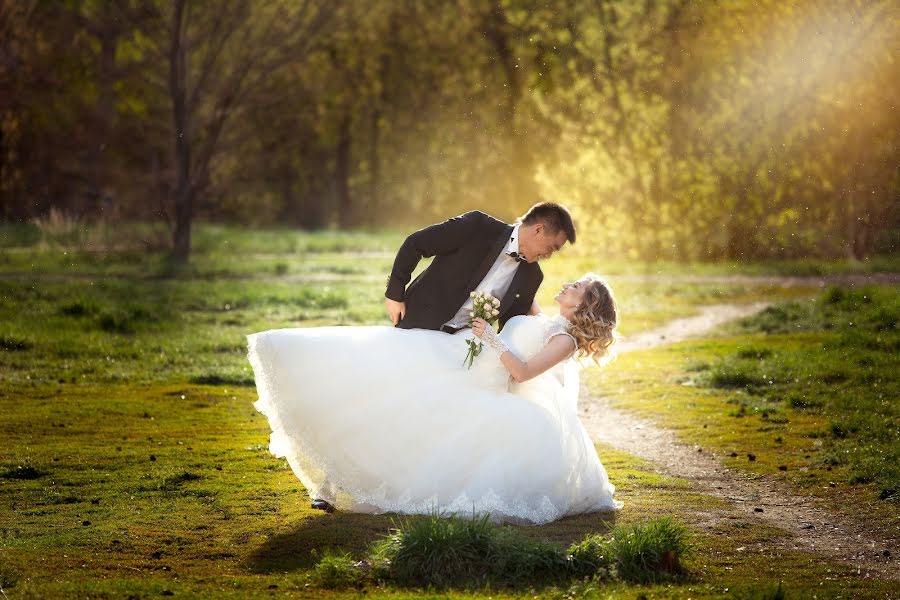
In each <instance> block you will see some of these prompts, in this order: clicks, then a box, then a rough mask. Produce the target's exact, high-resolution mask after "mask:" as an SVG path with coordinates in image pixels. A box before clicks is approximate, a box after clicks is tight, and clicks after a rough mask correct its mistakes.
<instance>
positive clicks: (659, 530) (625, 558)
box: [606, 517, 692, 583]
mask: <svg viewBox="0 0 900 600" xmlns="http://www.w3.org/2000/svg"><path fill="white" fill-rule="evenodd" d="M606 551H607V553H608V554H609V556H610V557H611V560H612V565H613V567H614V568H615V571H616V573H617V575H618V576H619V577H620V578H621V579H623V580H625V581H627V582H630V583H654V582H658V581H664V580H667V579H672V578H673V577H675V576H677V575H679V574H681V573H682V572H683V567H682V564H681V558H682V557H684V556H686V555H687V554H689V553H690V552H691V551H692V547H691V544H690V542H689V536H688V531H687V529H686V528H685V527H684V526H683V525H681V524H679V523H676V522H675V521H673V520H672V519H671V518H669V517H663V518H661V519H657V520H655V521H650V522H648V523H634V524H630V525H622V526H618V527H616V528H615V529H613V531H612V533H611V535H610V538H609V541H608V542H607V550H606Z"/></svg>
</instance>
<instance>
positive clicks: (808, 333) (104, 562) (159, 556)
mask: <svg viewBox="0 0 900 600" xmlns="http://www.w3.org/2000/svg"><path fill="white" fill-rule="evenodd" d="M10 231H11V230H6V231H4V230H2V229H0V240H2V242H0V323H2V325H0V412H2V415H3V418H2V419H0V436H2V439H3V440H4V441H3V444H2V446H0V587H2V589H3V590H4V591H5V593H6V594H7V595H8V596H9V597H10V598H14V597H18V598H30V597H35V598H36V597H67V596H68V597H129V596H132V597H150V596H159V595H170V594H175V595H178V596H189V597H209V598H217V597H223V596H230V597H235V598H245V597H269V596H270V595H272V594H273V593H289V595H293V596H296V597H343V596H357V595H359V594H360V593H361V592H360V591H359V590H357V589H355V588H351V589H349V590H340V589H337V590H326V589H324V588H322V587H321V586H320V585H318V584H317V583H316V581H317V580H316V578H315V576H314V573H315V571H314V567H315V565H316V563H317V561H318V560H319V559H320V558H321V557H322V556H323V552H324V551H325V549H326V548H331V549H334V550H336V551H338V550H340V551H344V552H347V553H350V555H351V556H354V557H356V558H362V557H363V556H364V555H365V553H366V551H367V548H368V546H369V544H370V543H372V542H373V541H374V540H377V539H378V538H379V537H380V536H383V535H384V534H385V533H386V532H387V531H388V529H389V528H390V527H391V525H392V519H391V517H390V516H367V515H349V514H340V515H325V514H323V513H320V512H318V511H312V510H311V509H309V507H308V498H307V496H306V494H305V492H304V490H303V488H302V486H301V485H300V484H299V482H298V481H297V480H296V478H295V477H294V475H293V474H292V472H291V471H290V469H289V468H288V466H287V464H286V463H285V462H284V461H282V460H278V459H275V458H274V457H272V456H271V455H270V454H269V453H268V451H267V441H268V426H267V423H266V422H265V419H264V417H263V416H262V415H260V414H258V413H256V411H255V410H254V409H253V408H252V402H253V400H255V398H256V396H255V389H254V388H253V387H252V385H253V383H252V379H251V376H252V374H251V371H250V369H249V365H248V364H246V358H245V343H244V336H245V335H246V334H247V333H251V332H253V331H259V330H264V329H271V328H276V327H305V326H315V325H322V324H387V319H386V317H385V315H384V310H383V305H382V301H383V295H382V294H383V287H382V286H383V282H384V279H385V277H386V275H387V273H388V272H389V270H390V265H391V262H392V260H393V251H394V250H395V249H396V247H397V246H399V243H400V241H401V240H402V236H400V235H398V234H339V233H317V234H303V233H297V232H290V231H275V232H247V231H242V230H237V229H229V228H223V227H219V226H208V227H201V228H200V229H199V230H198V233H197V248H198V251H197V253H196V256H195V259H194V261H193V263H192V265H191V267H190V268H188V269H179V268H174V267H173V266H172V265H170V264H169V263H168V262H167V261H166V260H165V258H164V256H163V255H162V254H159V253H154V252H140V251H137V250H135V249H134V248H123V249H119V250H115V251H103V252H99V251H97V250H96V249H95V248H94V247H93V245H92V244H93V243H94V242H96V241H97V240H98V239H100V240H101V241H102V235H101V234H97V233H96V232H89V233H86V234H83V235H81V234H79V235H78V236H76V235H75V234H73V233H71V232H69V234H68V235H69V237H68V238H67V237H65V235H63V234H64V233H65V232H63V233H57V234H56V236H55V237H54V236H53V235H46V234H43V233H42V234H41V235H39V236H37V237H36V236H35V235H33V232H32V233H28V232H27V231H26V233H22V231H21V230H16V231H13V232H12V233H10ZM28 231H30V230H28ZM28 236H31V237H28ZM148 237H149V235H148ZM107 246H108V245H107ZM571 250H572V251H571V252H566V251H564V252H562V253H561V254H560V255H559V256H558V257H556V258H554V259H553V260H551V261H548V262H547V263H546V265H545V266H544V271H545V274H546V278H545V286H544V289H543V290H542V292H541V294H540V296H539V298H538V300H539V302H540V303H541V305H542V306H543V307H544V308H545V309H546V310H548V311H550V310H551V299H552V296H553V295H554V293H555V292H556V290H558V289H559V286H560V285H561V284H562V283H563V282H565V281H567V280H572V279H575V278H577V276H578V275H580V274H581V273H583V272H585V271H594V272H598V273H602V274H606V275H608V276H609V278H610V281H611V282H612V285H613V287H614V289H615V292H616V294H617V296H618V299H619V303H620V309H621V314H622V317H621V320H622V330H623V332H624V333H626V334H629V333H635V332H638V331H641V330H644V329H648V328H651V327H654V326H656V325H658V324H660V323H663V322H665V321H667V320H669V319H672V318H676V317H680V316H685V315H690V314H693V313H694V312H696V310H697V309H698V307H699V306H702V305H704V304H713V303H740V302H749V301H756V300H761V299H762V300H769V301H776V300H780V301H787V302H793V303H792V304H787V305H786V306H783V307H777V308H773V309H770V310H768V311H767V312H766V313H764V314H763V315H760V316H759V317H758V318H754V319H752V320H748V321H746V322H743V323H741V324H739V325H735V326H734V328H732V329H731V330H729V331H728V332H727V334H728V335H727V336H725V337H716V338H711V339H707V340H697V341H692V342H686V343H682V344H678V345H673V346H670V347H663V348H660V349H657V350H650V351H645V352H640V353H634V354H629V355H623V356H622V357H620V358H619V360H618V361H617V362H615V363H613V364H612V365H611V366H610V367H607V368H606V369H605V370H602V371H600V370H591V371H588V372H586V373H587V375H586V377H585V379H586V383H587V385H588V387H589V389H591V390H593V391H595V392H598V393H604V394H606V395H608V396H610V397H611V399H612V401H613V402H614V403H615V404H616V405H617V406H619V407H623V408H626V409H628V410H630V411H636V412H639V413H643V414H646V415H650V416H652V418H654V419H655V420H657V421H658V422H660V423H661V424H663V425H665V426H668V427H672V428H675V429H677V430H678V432H679V435H680V436H682V437H683V438H684V439H686V440H689V441H691V440H695V439H698V437H699V436H701V435H702V436H703V440H704V441H703V443H704V444H711V445H712V447H713V448H715V449H716V450H717V451H719V452H721V453H722V456H723V459H724V460H725V461H726V463H727V464H729V466H732V467H734V468H736V469H742V470H747V471H749V472H754V473H761V474H765V475H767V476H773V477H780V478H784V479H785V481H787V482H789V483H790V484H791V485H792V486H794V487H795V488H796V489H798V490H801V491H803V493H807V494H816V495H820V496H821V497H822V498H823V500H824V501H827V502H831V503H833V504H834V506H835V507H836V510H839V511H840V510H854V509H857V510H858V509H859V508H860V507H863V508H864V509H865V510H866V511H869V513H870V514H871V515H873V517H872V518H873V519H874V520H876V522H877V523H879V524H881V525H882V526H884V527H896V525H897V518H898V498H897V491H896V490H897V480H898V473H897V470H896V464H898V460H897V458H898V448H900V444H898V436H897V432H898V426H900V424H898V415H897V410H898V406H897V397H898V394H897V392H898V389H897V385H898V384H897V373H898V372H900V369H898V366H900V365H898V364H897V356H898V352H897V350H898V349H900V346H898V341H897V340H898V332H897V315H898V292H897V289H896V288H891V287H888V286H882V287H876V288H871V289H867V290H855V291H850V292H844V291H841V290H836V291H828V292H827V293H825V294H824V295H823V294H822V293H821V291H820V290H818V289H813V288H810V287H803V286H793V287H791V288H782V287H780V286H778V285H777V284H775V283H766V284H760V285H757V284H753V283H747V282H743V281H742V282H741V283H735V284H731V283H722V282H716V283H704V282H702V281H699V282H698V281H693V282H685V281H679V280H678V276H686V275H692V274H710V275H729V274H734V273H737V272H740V273H741V274H747V273H750V274H781V273H791V274H798V273H800V274H822V273H832V272H867V271H872V270H879V269H885V270H890V269H893V270H900V267H898V266H897V261H896V259H893V258H884V259H878V260H874V261H872V262H871V264H831V263H825V262H819V263H817V262H814V261H799V262H796V263H793V264H758V265H750V266H747V267H746V269H738V268H736V266H735V265H686V266H685V265H678V266H673V265H638V266H635V267H633V268H632V269H631V270H629V268H628V266H627V265H625V264H613V263H607V264H605V263H604V262H603V261H602V260H597V261H596V262H595V260H594V258H593V257H591V256H589V255H587V253H586V252H584V251H582V249H581V248H577V247H576V248H572V249H571ZM422 266H423V267H424V265H422ZM657 274H658V275H660V276H661V277H660V278H658V279H657V278H654V277H653V276H654V275H657ZM630 275H641V276H644V275H650V277H631V276H630ZM809 298H815V301H811V300H809ZM851 322H852V324H851ZM700 422H702V423H704V424H705V425H706V426H707V427H706V428H705V429H703V431H702V432H701V431H700V430H699V429H698V428H697V427H696V424H697V423H700ZM598 451H599V452H600V456H601V458H602V460H603V462H604V464H605V465H606V467H607V469H608V470H609V473H610V478H611V480H612V481H613V482H614V483H615V484H616V485H617V487H618V492H617V493H618V496H619V498H620V499H622V500H623V501H624V502H625V509H623V511H621V512H620V513H619V514H617V515H616V517H615V519H614V520H611V519H610V518H609V516H606V515H585V516H581V517H574V518H569V519H563V520H561V521H559V522H556V523H552V524H550V525H547V526H543V527H531V528H529V527H525V528H516V529H517V530H518V531H520V532H521V533H522V534H523V535H525V536H528V537H531V538H532V539H535V540H543V541H546V542H550V543H554V544H560V545H562V546H568V545H569V544H572V543H574V542H577V541H579V540H581V539H583V538H584V536H585V535H588V534H592V533H598V534H608V533H609V532H610V531H611V529H612V528H613V527H614V526H616V525H623V524H631V523H640V522H644V521H646V520H648V519H652V518H655V517H661V516H672V517H674V518H675V519H676V520H678V522H680V523H684V524H685V525H686V526H687V528H688V530H689V531H690V532H691V533H692V537H693V540H694V543H695V552H694V554H693V555H692V556H691V557H689V558H688V559H687V561H686V563H685V567H686V568H687V570H688V573H689V575H688V576H687V577H684V578H682V579H679V580H677V581H675V582H670V583H666V584H659V585H635V584H627V583H623V582H621V581H607V580H595V581H587V582H585V581H573V582H569V583H565V584H556V585H555V586H554V587H551V588H539V589H534V590H533V589H529V586H528V585H527V584H525V585H523V586H521V587H519V588H512V589H506V590H490V591H485V590H482V591H478V590H475V591H471V590H470V591H450V592H446V591H444V592H434V594H433V597H438V596H439V597H447V596H448V595H450V596H458V597H471V596H473V595H475V596H479V597H480V596H484V597H487V596H493V597H507V596H508V597H529V598H531V597H534V596H535V595H538V596H541V597H545V596H555V597H559V598H563V597H567V598H568V597H616V598H635V597H638V596H639V595H644V596H645V597H647V598H696V597H704V598H707V597H709V598H732V597H741V598H743V597H745V598H775V597H777V595H778V592H777V589H778V585H779V582H780V581H784V582H785V588H786V589H787V590H788V597H819V598H822V597H836V596H838V595H842V597H871V598H889V597H891V596H890V593H891V590H892V589H893V587H892V585H891V583H890V582H879V581H871V580H868V581H866V580H861V579H860V578H858V577H855V576H854V573H853V571H852V569H850V568H849V567H845V566H842V565H837V564H834V563H829V562H828V561H823V560H820V559H819V557H817V556H815V555H811V554H808V553H804V552H787V551H781V550H773V549H772V548H771V547H770V544H769V543H768V542H769V541H770V540H772V539H773V538H775V537H777V536H779V535H781V534H780V533H779V531H777V530H771V529H769V528H765V527H761V526H759V525H755V524H753V523H749V522H747V521H746V520H745V519H742V518H741V517H740V515H737V514H735V513H733V512H732V511H731V510H730V509H729V508H728V507H727V506H724V505H723V503H722V501H721V500H719V499H717V498H713V497H711V496H706V495H704V494H702V493H699V492H697V491H696V490H694V489H693V488H692V486H691V485H690V482H687V481H685V480H680V479H677V478H673V477H667V476H665V475H660V474H657V473H656V472H654V469H653V468H652V465H649V464H647V463H644V462H643V461H641V460H639V459H636V458H635V457H633V456H630V455H628V454H625V453H622V452H618V451H615V450H613V449H611V448H608V447H604V446H600V447H598ZM731 452H736V454H737V455H736V456H735V457H731V456H730V453H731ZM748 452H752V453H753V454H754V455H755V457H756V459H755V460H754V461H752V462H750V461H747V460H746V459H745V457H746V454H747V453H748ZM782 466H784V467H787V468H786V469H785V470H781V469H780V467H782ZM832 483H833V484H834V485H833V486H832V485H831V484H832ZM711 513H715V514H716V515H717V516H718V517H719V525H717V529H716V530H714V531H712V532H710V531H709V530H708V529H705V528H704V527H702V526H701V524H702V523H704V522H706V521H707V519H708V517H709V515H710V514H711ZM739 548H740V549H741V550H738V549H739ZM747 548H749V549H751V550H750V551H747V550H745V549H747ZM314 551H315V553H314ZM751 552H752V554H751ZM364 591H365V592H366V594H367V595H385V596H391V597H406V596H413V595H415V596H417V597H421V596H426V597H427V596H428V594H420V593H419V592H416V591H415V590H410V589H408V588H405V587H402V586H399V585H395V584H391V583H373V584H367V585H366V587H364Z"/></svg>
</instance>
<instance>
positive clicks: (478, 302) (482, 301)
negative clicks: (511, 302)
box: [463, 292, 500, 369]
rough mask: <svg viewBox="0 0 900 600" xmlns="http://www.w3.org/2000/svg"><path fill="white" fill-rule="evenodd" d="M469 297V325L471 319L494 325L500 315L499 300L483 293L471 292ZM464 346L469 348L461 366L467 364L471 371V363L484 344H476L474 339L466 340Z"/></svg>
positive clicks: (479, 342)
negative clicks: (470, 302)
mask: <svg viewBox="0 0 900 600" xmlns="http://www.w3.org/2000/svg"><path fill="white" fill-rule="evenodd" d="M469 295H470V296H471V297H472V311H471V312H470V313H469V317H470V319H469V324H470V325H471V323H472V319H476V318H481V319H484V320H485V321H487V322H488V323H490V324H491V325H493V324H494V323H496V322H497V317H498V315H499V314H500V300H498V299H497V298H494V297H493V296H491V295H490V294H485V293H484V292H472V293H471V294H469ZM466 344H467V345H468V346H469V352H468V353H466V358H465V360H463V364H466V363H469V367H468V368H469V369H471V368H472V361H474V360H475V357H476V356H478V355H479V354H481V350H482V349H483V348H484V344H482V343H481V341H478V342H476V341H475V340H474V339H471V340H466Z"/></svg>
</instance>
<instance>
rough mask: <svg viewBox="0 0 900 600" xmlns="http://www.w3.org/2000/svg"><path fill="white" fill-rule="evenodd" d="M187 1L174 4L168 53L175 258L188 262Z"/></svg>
mask: <svg viewBox="0 0 900 600" xmlns="http://www.w3.org/2000/svg"><path fill="white" fill-rule="evenodd" d="M183 21H184V0H175V3H174V13H173V15H172V46H171V49H170V52H169V93H170V95H171V97H172V117H173V119H174V125H175V173H176V179H175V230H174V234H173V239H172V242H173V247H172V257H173V258H174V259H175V260H177V261H178V262H187V260H188V258H189V257H190V253H191V220H192V218H193V190H192V189H191V143H190V131H189V128H188V113H187V85H186V76H185V68H186V67H185V60H184V57H185V49H184V44H183V42H184V39H183V33H184V32H183V27H184V22H183Z"/></svg>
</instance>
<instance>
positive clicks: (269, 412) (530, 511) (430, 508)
mask: <svg viewBox="0 0 900 600" xmlns="http://www.w3.org/2000/svg"><path fill="white" fill-rule="evenodd" d="M247 337H248V359H249V361H250V364H251V365H252V367H253V371H254V375H255V379H256V387H257V394H258V395H259V400H257V401H256V402H254V403H253V406H254V408H256V409H257V410H258V411H259V412H260V413H262V414H263V415H265V416H266V418H267V419H268V422H269V426H270V427H271V429H272V433H271V434H270V438H269V439H270V441H269V452H270V453H272V454H273V455H274V456H276V457H277V458H286V459H287V461H288V464H290V466H291V470H293V472H294V474H295V475H296V476H297V478H298V479H299V480H300V482H301V483H302V484H303V486H304V487H305V488H306V489H307V491H308V493H309V495H310V497H312V498H321V499H323V500H326V501H328V502H329V503H330V504H332V505H333V506H334V507H335V508H337V509H338V510H349V511H352V512H367V513H375V514H377V513H382V512H396V513H403V514H419V515H430V514H435V513H436V514H445V515H446V514H448V513H456V514H459V515H460V516H465V515H472V516H485V515H489V516H488V519H489V520H490V521H492V522H495V523H514V524H522V525H542V524H544V523H549V522H551V521H554V520H556V519H558V518H560V517H561V516H563V515H565V514H580V513H589V512H600V511H613V510H618V509H620V508H621V507H622V503H621V502H619V501H616V500H614V499H612V498H611V496H612V493H610V498H600V499H598V501H595V502H589V503H585V504H584V505H583V506H581V507H579V510H577V511H572V510H571V509H570V507H558V506H556V505H555V504H554V503H553V501H552V500H551V499H550V498H549V496H543V497H542V498H541V499H540V500H539V501H538V502H537V504H529V503H527V502H525V501H524V500H518V499H508V500H505V499H503V498H501V497H499V496H498V495H497V494H496V493H495V492H494V490H492V489H491V490H488V492H486V493H485V494H483V495H482V496H480V497H478V498H474V499H473V498H470V497H469V496H468V494H467V493H466V492H465V491H463V492H462V493H460V495H459V496H457V497H456V498H454V499H453V500H451V501H449V502H443V503H438V501H437V498H436V497H435V496H433V497H431V498H427V499H424V500H420V501H413V499H412V497H411V494H410V493H409V490H406V491H404V492H403V493H401V494H396V495H395V496H396V499H392V498H389V497H388V492H387V489H386V487H385V485H384V484H382V486H380V487H379V488H378V489H376V490H375V491H374V493H370V492H367V491H365V490H362V489H360V488H358V487H357V486H355V485H353V483H352V480H353V474H352V473H341V474H338V473H337V471H336V470H335V469H333V468H332V465H331V464H330V461H329V460H328V458H327V457H326V456H324V455H322V454H321V453H319V452H316V451H315V450H314V449H313V448H312V447H311V446H310V445H309V444H308V443H307V442H306V440H305V439H304V436H303V435H302V432H301V435H294V434H290V433H288V432H287V431H285V429H284V427H283V422H282V419H281V417H280V415H279V414H278V408H277V403H276V401H275V392H274V390H275V389H276V381H275V379H276V378H275V376H274V373H273V372H272V370H271V369H266V368H265V367H264V364H265V363H266V362H268V364H272V362H271V361H272V359H273V358H274V357H273V356H272V353H271V352H270V351H269V350H270V349H269V348H268V347H267V346H266V345H265V344H261V343H259V342H260V337H259V336H258V335H251V336H247ZM301 459H302V460H303V461H304V462H305V463H306V464H301V462H300V460H301ZM312 473H318V474H319V476H318V477H317V476H314V475H312ZM609 486H610V488H612V484H609ZM613 489H614V488H613ZM610 492H612V490H610Z"/></svg>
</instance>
